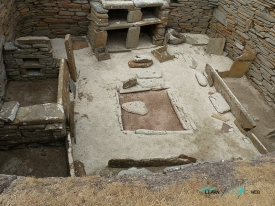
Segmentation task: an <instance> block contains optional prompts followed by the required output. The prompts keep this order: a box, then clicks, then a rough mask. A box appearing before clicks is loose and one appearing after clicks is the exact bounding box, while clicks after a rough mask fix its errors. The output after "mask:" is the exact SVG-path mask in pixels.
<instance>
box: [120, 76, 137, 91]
mask: <svg viewBox="0 0 275 206" xmlns="http://www.w3.org/2000/svg"><path fill="white" fill-rule="evenodd" d="M136 85H137V78H131V79H129V80H127V81H125V82H123V86H122V88H123V89H128V88H131V87H134V86H136Z"/></svg>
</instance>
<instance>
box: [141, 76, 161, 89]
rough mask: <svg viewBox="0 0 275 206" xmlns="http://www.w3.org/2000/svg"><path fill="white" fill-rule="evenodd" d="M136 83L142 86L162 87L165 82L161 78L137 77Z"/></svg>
mask: <svg viewBox="0 0 275 206" xmlns="http://www.w3.org/2000/svg"><path fill="white" fill-rule="evenodd" d="M138 84H139V85H140V86H141V87H143V88H154V87H164V86H165V82H164V80H163V79H162V78H159V79H138Z"/></svg>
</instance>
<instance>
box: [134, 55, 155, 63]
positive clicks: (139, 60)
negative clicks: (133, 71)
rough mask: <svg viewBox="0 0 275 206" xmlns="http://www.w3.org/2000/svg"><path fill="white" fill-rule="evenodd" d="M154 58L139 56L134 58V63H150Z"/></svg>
mask: <svg viewBox="0 0 275 206" xmlns="http://www.w3.org/2000/svg"><path fill="white" fill-rule="evenodd" d="M152 61H153V60H152V58H151V57H150V56H148V55H138V56H135V57H134V62H137V63H149V62H152Z"/></svg>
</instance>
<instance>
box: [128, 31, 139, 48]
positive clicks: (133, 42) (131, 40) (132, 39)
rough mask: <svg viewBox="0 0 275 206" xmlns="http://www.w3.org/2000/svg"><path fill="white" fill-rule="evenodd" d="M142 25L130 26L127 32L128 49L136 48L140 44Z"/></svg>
mask: <svg viewBox="0 0 275 206" xmlns="http://www.w3.org/2000/svg"><path fill="white" fill-rule="evenodd" d="M139 34H140V27H130V28H129V29H128V33H127V39H126V49H132V48H136V47H137V46H138V40H139Z"/></svg>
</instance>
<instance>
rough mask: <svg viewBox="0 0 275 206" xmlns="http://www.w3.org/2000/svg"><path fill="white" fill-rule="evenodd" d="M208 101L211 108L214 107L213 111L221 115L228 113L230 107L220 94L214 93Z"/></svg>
mask: <svg viewBox="0 0 275 206" xmlns="http://www.w3.org/2000/svg"><path fill="white" fill-rule="evenodd" d="M209 99H210V101H211V103H212V104H213V106H214V107H215V109H216V110H217V112H219V113H221V114H223V113H226V112H228V111H230V106H229V105H228V103H227V102H226V101H225V99H224V98H223V96H222V95H221V94H220V93H217V92H216V93H214V94H212V95H210V96H209Z"/></svg>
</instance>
